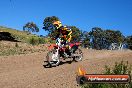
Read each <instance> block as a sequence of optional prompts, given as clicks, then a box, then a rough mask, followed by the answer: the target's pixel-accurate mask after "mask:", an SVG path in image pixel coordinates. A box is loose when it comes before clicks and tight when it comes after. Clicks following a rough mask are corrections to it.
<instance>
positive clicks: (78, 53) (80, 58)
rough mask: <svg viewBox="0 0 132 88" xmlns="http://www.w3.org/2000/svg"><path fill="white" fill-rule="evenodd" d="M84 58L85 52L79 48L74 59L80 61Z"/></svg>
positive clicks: (74, 54)
mask: <svg viewBox="0 0 132 88" xmlns="http://www.w3.org/2000/svg"><path fill="white" fill-rule="evenodd" d="M82 58H83V53H82V50H81V49H79V48H78V49H77V50H76V51H75V52H74V53H73V59H74V61H76V62H78V61H81V60H82Z"/></svg>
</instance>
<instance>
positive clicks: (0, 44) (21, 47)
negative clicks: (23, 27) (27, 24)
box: [0, 26, 49, 56]
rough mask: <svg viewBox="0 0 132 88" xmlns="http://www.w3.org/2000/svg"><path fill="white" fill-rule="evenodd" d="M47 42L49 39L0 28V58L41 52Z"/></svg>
mask: <svg viewBox="0 0 132 88" xmlns="http://www.w3.org/2000/svg"><path fill="white" fill-rule="evenodd" d="M12 39H13V41H12ZM1 40H2V41H1ZM14 40H15V41H14ZM48 41H49V38H43V37H39V36H37V35H34V34H29V33H27V32H24V31H19V30H16V29H12V28H7V27H3V26H0V56H8V55H16V54H18V55H19V54H28V53H34V52H43V51H45V50H46V46H45V43H47V42H48Z"/></svg>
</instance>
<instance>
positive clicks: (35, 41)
mask: <svg viewBox="0 0 132 88" xmlns="http://www.w3.org/2000/svg"><path fill="white" fill-rule="evenodd" d="M28 42H29V44H32V45H38V44H44V43H45V42H46V41H45V39H43V38H40V37H34V36H32V37H31V38H29V40H28Z"/></svg>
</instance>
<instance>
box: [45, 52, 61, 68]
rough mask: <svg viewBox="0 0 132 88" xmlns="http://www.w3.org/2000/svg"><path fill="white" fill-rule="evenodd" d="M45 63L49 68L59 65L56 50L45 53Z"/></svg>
mask: <svg viewBox="0 0 132 88" xmlns="http://www.w3.org/2000/svg"><path fill="white" fill-rule="evenodd" d="M46 58H47V61H48V63H49V65H50V66H51V67H53V66H57V65H59V63H60V55H59V53H58V52H57V50H56V49H53V50H51V51H49V52H48V53H47V57H46Z"/></svg>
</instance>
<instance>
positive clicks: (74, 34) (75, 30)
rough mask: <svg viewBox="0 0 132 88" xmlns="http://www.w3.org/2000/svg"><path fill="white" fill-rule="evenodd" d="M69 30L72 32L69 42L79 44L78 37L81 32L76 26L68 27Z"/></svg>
mask: <svg viewBox="0 0 132 88" xmlns="http://www.w3.org/2000/svg"><path fill="white" fill-rule="evenodd" d="M68 27H69V28H70V29H71V30H72V34H71V36H72V40H71V41H76V42H79V41H80V39H81V38H80V35H81V31H80V29H79V28H77V27H76V26H68Z"/></svg>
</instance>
